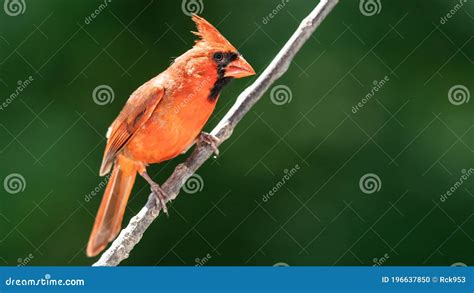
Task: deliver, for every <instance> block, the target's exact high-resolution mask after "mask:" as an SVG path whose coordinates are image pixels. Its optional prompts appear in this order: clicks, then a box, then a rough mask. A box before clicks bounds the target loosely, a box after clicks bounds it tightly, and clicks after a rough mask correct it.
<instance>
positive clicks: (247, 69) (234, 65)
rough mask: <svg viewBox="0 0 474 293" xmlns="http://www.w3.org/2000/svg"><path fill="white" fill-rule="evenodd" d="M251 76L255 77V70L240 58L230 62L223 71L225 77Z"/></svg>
mask: <svg viewBox="0 0 474 293" xmlns="http://www.w3.org/2000/svg"><path fill="white" fill-rule="evenodd" d="M251 75H255V70H253V68H252V66H250V64H249V63H248V62H247V61H246V60H245V59H244V57H242V56H239V58H237V59H236V60H235V61H232V62H231V63H230V64H229V65H228V66H227V67H226V70H225V77H234V78H242V77H247V76H251Z"/></svg>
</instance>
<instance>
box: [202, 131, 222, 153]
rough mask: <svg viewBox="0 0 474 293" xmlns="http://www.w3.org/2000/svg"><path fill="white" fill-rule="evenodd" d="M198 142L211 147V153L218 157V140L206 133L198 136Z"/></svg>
mask: <svg viewBox="0 0 474 293" xmlns="http://www.w3.org/2000/svg"><path fill="white" fill-rule="evenodd" d="M199 142H203V143H206V144H208V145H209V146H211V148H212V151H213V152H214V153H215V154H216V156H218V155H219V149H218V148H217V144H218V143H219V139H218V138H217V137H215V136H214V135H212V134H210V133H207V132H201V134H200V135H199Z"/></svg>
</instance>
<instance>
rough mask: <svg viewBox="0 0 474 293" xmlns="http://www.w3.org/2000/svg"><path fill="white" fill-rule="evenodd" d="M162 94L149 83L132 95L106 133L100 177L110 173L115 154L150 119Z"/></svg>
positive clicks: (159, 87) (162, 89)
mask: <svg viewBox="0 0 474 293" xmlns="http://www.w3.org/2000/svg"><path fill="white" fill-rule="evenodd" d="M164 93H165V90H164V88H163V87H162V86H157V85H151V84H150V83H148V84H145V85H143V86H142V87H140V88H139V89H138V90H137V91H136V92H135V93H133V95H132V96H131V97H130V99H129V100H128V101H127V103H126V104H125V107H124V108H123V110H122V112H120V114H119V116H118V117H117V119H115V121H114V123H112V125H111V126H110V128H109V132H108V133H107V138H108V140H107V145H106V147H105V152H104V158H103V159H102V166H101V167H100V175H101V176H104V175H105V174H107V173H108V172H109V171H110V168H111V167H112V164H113V162H114V160H115V157H116V155H117V153H118V152H119V151H120V150H121V149H122V148H123V147H124V146H125V145H126V144H127V142H128V141H129V140H130V138H131V137H132V136H133V135H134V134H135V132H136V131H137V130H138V129H139V128H140V127H141V126H142V125H143V124H144V123H145V122H146V121H147V120H148V119H149V118H150V117H151V114H152V113H153V111H154V110H155V108H156V106H157V105H158V104H159V102H160V101H161V99H162V98H163V96H164Z"/></svg>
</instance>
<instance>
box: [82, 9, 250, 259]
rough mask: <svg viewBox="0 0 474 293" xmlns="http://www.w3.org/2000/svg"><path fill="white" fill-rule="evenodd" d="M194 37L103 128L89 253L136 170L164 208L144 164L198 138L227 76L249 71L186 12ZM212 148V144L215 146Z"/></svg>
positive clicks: (103, 237) (117, 213)
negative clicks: (100, 189) (104, 179)
mask: <svg viewBox="0 0 474 293" xmlns="http://www.w3.org/2000/svg"><path fill="white" fill-rule="evenodd" d="M192 19H193V21H194V22H195V23H196V26H197V30H198V32H194V34H196V35H197V36H198V37H199V39H198V40H197V41H196V43H195V45H194V46H193V47H192V48H191V49H190V50H188V51H187V52H186V53H184V54H183V55H181V56H180V57H178V58H176V59H175V60H174V62H173V64H172V65H170V67H169V68H168V69H166V70H165V71H163V72H162V73H161V74H159V75H158V76H156V77H154V78H152V79H151V80H149V81H148V82H146V83H145V84H143V85H142V86H140V87H139V88H138V89H137V90H136V91H135V92H134V93H133V94H132V95H131V96H130V98H129V99H128V101H127V103H126V104H125V106H124V108H123V109H122V111H121V112H120V114H119V116H118V117H117V118H116V119H115V121H114V122H113V123H112V125H111V126H110V127H109V130H108V132H107V139H108V140H107V145H106V147H105V152H104V157H103V161H102V166H101V168H100V175H101V176H104V175H106V174H107V173H109V172H110V170H112V174H111V176H110V178H109V181H108V184H107V187H106V189H105V193H104V196H103V198H102V202H101V204H100V208H99V211H98V212H97V216H96V219H95V223H94V227H93V229H92V233H91V235H90V238H89V242H88V244H87V255H88V256H89V257H91V256H95V255H97V254H98V253H100V252H101V251H102V250H103V249H104V248H105V247H106V246H107V244H108V243H109V242H111V241H112V240H113V239H114V238H115V237H116V236H117V234H118V232H119V231H120V228H121V224H122V219H123V215H124V212H125V207H126V205H127V201H128V198H129V196H130V192H131V191H132V187H133V183H134V182H135V177H136V175H137V173H138V174H140V175H141V176H142V177H143V178H144V179H145V180H146V181H147V182H148V183H149V184H150V187H151V190H152V192H153V193H154V194H155V196H156V198H157V200H159V201H160V203H161V204H162V206H163V210H164V211H165V212H166V213H167V209H166V206H165V205H164V201H165V198H166V194H165V193H164V192H163V190H162V189H161V188H160V186H159V185H158V184H157V183H155V182H154V181H153V180H152V178H151V177H150V176H149V175H148V174H147V172H146V167H147V165H149V164H154V163H160V162H163V161H166V160H169V159H171V158H174V157H176V156H178V155H179V154H181V153H183V152H185V151H186V150H187V149H189V148H190V147H191V146H192V145H193V144H194V143H195V142H197V141H199V139H202V140H204V141H206V142H207V143H210V144H211V145H213V146H215V143H216V142H217V141H216V139H217V138H215V137H213V136H211V135H210V134H205V133H201V130H202V128H203V127H204V125H205V123H206V122H207V120H208V119H209V117H210V115H211V114H212V112H213V111H214V108H215V106H216V102H217V100H218V99H219V95H220V93H221V90H222V88H223V87H224V86H225V85H227V84H228V83H229V81H231V80H232V79H233V78H242V77H246V76H251V75H254V74H255V71H254V70H253V68H252V66H250V64H249V63H248V62H247V61H246V60H245V59H244V58H243V57H242V55H240V53H239V52H238V51H237V49H236V48H235V47H234V46H232V45H231V44H230V43H229V41H227V40H226V39H225V38H224V37H223V36H222V35H221V34H220V33H219V31H217V29H216V28H215V27H214V26H212V25H211V24H210V23H209V22H207V21H206V20H205V19H203V18H202V17H199V16H197V15H193V16H192ZM216 150H217V149H216Z"/></svg>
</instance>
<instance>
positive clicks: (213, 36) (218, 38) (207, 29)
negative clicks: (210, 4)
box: [192, 14, 237, 52]
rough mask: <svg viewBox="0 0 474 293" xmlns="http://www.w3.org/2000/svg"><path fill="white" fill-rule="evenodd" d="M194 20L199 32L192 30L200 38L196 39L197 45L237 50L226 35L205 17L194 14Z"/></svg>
mask: <svg viewBox="0 0 474 293" xmlns="http://www.w3.org/2000/svg"><path fill="white" fill-rule="evenodd" d="M192 19H193V21H194V22H195V23H196V27H197V29H198V31H197V32H192V33H193V34H195V35H197V36H198V37H199V38H200V39H199V40H197V41H196V45H200V44H203V45H205V44H207V45H210V46H216V45H217V46H219V47H223V49H225V50H229V51H233V52H234V51H237V50H236V49H235V47H234V46H232V44H231V43H230V42H229V41H228V40H227V39H226V38H224V36H223V35H222V34H221V33H220V32H219V31H218V30H217V29H216V28H215V27H214V26H213V25H212V24H210V23H209V22H208V21H207V20H205V19H204V18H202V17H200V16H198V15H196V14H193V16H192Z"/></svg>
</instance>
